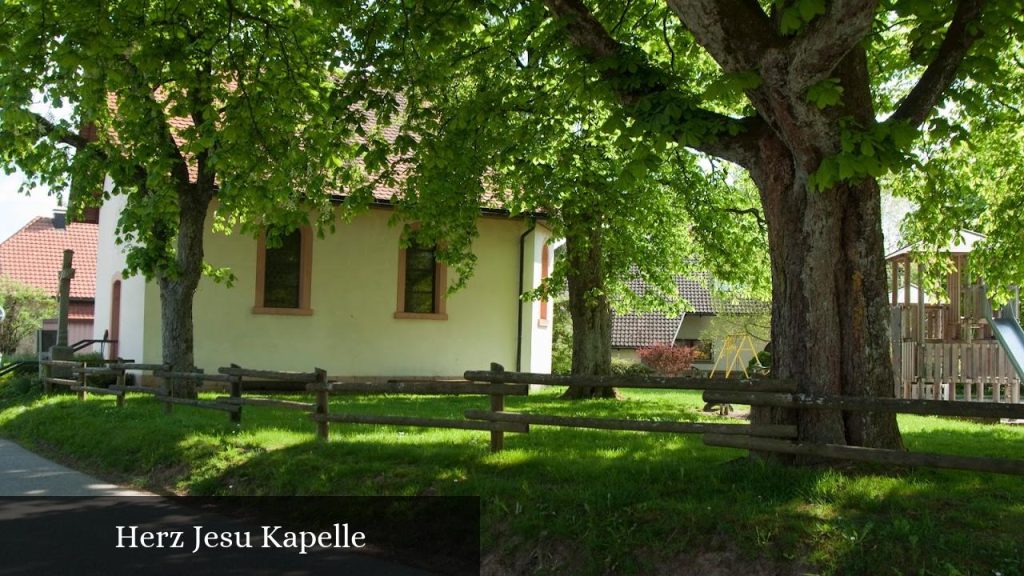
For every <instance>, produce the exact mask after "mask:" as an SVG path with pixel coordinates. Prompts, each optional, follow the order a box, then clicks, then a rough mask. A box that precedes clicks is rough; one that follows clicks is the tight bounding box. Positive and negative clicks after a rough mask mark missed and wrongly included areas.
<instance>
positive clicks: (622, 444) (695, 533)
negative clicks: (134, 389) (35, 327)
mask: <svg viewBox="0 0 1024 576" xmlns="http://www.w3.org/2000/svg"><path fill="white" fill-rule="evenodd" d="M366 400H367V399H359V401H358V402H357V401H350V400H346V399H344V398H341V399H339V402H332V407H331V408H332V410H335V411H352V412H365V413H391V414H402V413H404V414H409V415H421V416H438V417H439V416H441V415H442V414H441V413H442V412H444V413H450V414H452V415H459V414H461V412H462V411H463V410H465V409H479V408H481V407H482V406H481V404H482V401H481V399H480V398H477V397H467V398H460V399H457V400H456V401H454V402H451V403H450V404H448V405H446V406H445V407H444V408H443V410H439V409H438V408H437V400H436V399H433V402H425V400H428V399H426V398H395V397H384V398H372V399H369V400H371V401H366ZM523 406H524V407H530V408H533V406H531V405H529V404H528V403H527V404H524V405H523ZM584 408H585V409H586V410H588V411H590V410H594V411H597V412H601V411H606V410H618V409H619V408H618V407H614V406H613V407H611V408H609V407H606V406H604V405H602V404H600V403H596V404H595V405H594V406H586V407H584ZM658 409H659V410H660V409H661V407H660V406H659V407H658ZM645 416H647V414H645ZM904 428H905V438H906V440H907V444H908V446H909V447H910V448H911V449H913V450H916V451H930V452H944V453H951V454H953V453H960V454H973V455H990V456H1016V457H1020V456H1021V452H1020V443H1019V442H1016V440H1019V439H1020V438H1021V434H1020V433H1018V432H1016V431H1014V430H1008V429H1006V427H981V426H978V425H974V424H970V423H962V422H957V421H931V420H926V419H917V420H910V421H908V422H906V426H904ZM3 430H4V431H5V433H8V432H12V431H13V432H16V433H17V436H19V437H34V440H35V441H37V442H38V443H50V444H51V445H53V446H59V447H60V450H61V451H62V452H63V453H69V454H71V455H72V456H74V457H75V458H76V460H78V461H79V462H84V463H87V464H88V463H89V462H90V461H94V462H99V463H102V466H103V469H104V470H107V469H114V470H119V471H121V472H122V473H125V474H138V473H140V471H141V472H146V471H149V472H152V471H153V470H159V469H160V467H161V466H168V463H171V464H172V465H175V466H181V467H184V468H183V469H182V470H180V471H178V472H177V474H178V475H179V476H180V477H182V478H185V484H183V486H184V487H185V488H186V489H187V490H189V491H190V492H191V493H195V494H224V495H246V494H277V495H287V494H353V495H439V496H446V495H476V496H479V497H480V498H481V502H482V514H483V528H482V531H481V538H482V542H483V548H484V551H485V555H486V554H489V555H491V556H493V557H497V558H498V562H499V563H504V564H505V565H508V566H513V567H522V566H528V567H531V568H530V569H529V570H527V571H531V572H533V571H538V570H542V568H543V567H541V566H539V565H537V564H536V563H534V564H531V563H529V562H526V563H524V562H522V561H520V560H516V559H517V558H522V557H523V556H524V555H526V556H528V557H530V558H541V557H543V558H548V563H547V564H546V565H545V566H546V568H547V569H548V570H549V571H550V572H551V573H559V572H560V573H580V574H590V573H641V574H648V573H659V572H661V573H673V572H675V573H679V572H685V570H686V567H687V566H692V562H691V560H692V558H693V557H694V556H697V555H707V554H711V555H715V554H719V555H720V557H721V558H723V559H725V560H724V561H727V562H737V561H743V562H753V563H758V562H761V559H765V558H767V559H769V560H772V561H775V562H782V563H787V562H788V563H791V566H792V567H793V571H800V570H802V569H803V567H804V566H809V567H810V568H809V570H810V571H814V572H820V573H827V574H877V573H898V574H903V573H915V574H916V573H931V574H953V573H962V574H968V573H970V574H992V573H995V572H999V573H1001V574H1003V575H1013V574H1021V573H1022V572H1024V568H1022V566H1021V562H1022V560H1021V559H1022V558H1024V536H1022V534H1024V531H1022V527H1024V481H1022V480H1021V479H1019V478H1012V477H1006V476H998V475H993V474H973V473H968V472H953V471H936V470H917V471H907V470H897V469H891V468H878V467H839V468H824V467H815V468H787V467H782V466H778V465H773V464H768V463H762V462H753V461H749V460H746V459H744V458H742V457H743V456H744V453H743V452H741V451H738V450H730V449H721V448H710V447H706V446H704V445H703V444H702V442H701V440H700V438H699V437H698V436H693V435H671V434H642V433H635V432H607V431H591V430H574V429H558V428H551V427H539V426H538V427H534V428H533V430H532V431H531V432H530V433H528V434H506V441H505V444H506V447H507V449H506V450H505V451H503V452H501V453H498V454H490V453H489V451H488V434H487V433H486V432H475V431H452V430H433V429H419V428H398V427H379V426H357V425H333V424H332V426H331V438H332V439H331V441H330V442H328V443H321V442H316V441H314V440H313V430H314V427H313V425H312V423H311V422H309V421H308V420H307V419H305V417H304V416H300V415H296V414H294V413H291V412H285V411H273V410H269V409H258V410H257V409H254V410H250V409H249V408H248V407H247V408H246V412H245V413H244V415H243V424H242V426H241V427H237V426H233V425H231V424H229V423H228V421H227V415H225V414H222V413H211V412H208V411H200V410H195V409H190V408H177V409H175V412H174V414H173V415H171V416H166V415H163V414H161V413H160V406H159V405H158V404H157V403H156V402H155V401H152V400H148V399H136V398H129V402H128V404H127V406H126V408H125V409H123V410H118V409H116V408H114V407H113V403H112V402H111V403H110V404H109V406H108V405H107V404H106V403H102V402H98V401H92V400H90V401H89V402H86V403H79V402H76V401H73V400H70V401H69V400H60V401H46V402H44V403H41V404H38V405H35V406H34V407H32V408H31V409H30V410H28V411H25V412H23V413H20V414H17V415H14V416H11V417H9V418H7V420H6V422H4V424H3ZM264 432H265V433H267V434H274V433H281V434H291V435H292V436H289V439H288V441H287V442H284V443H283V444H282V447H279V448H268V447H267V446H266V445H260V444H259V442H258V441H255V440H243V439H242V437H244V436H245V435H247V434H249V435H251V434H258V433H264ZM197 467H199V468H201V470H199V472H197V470H196V468H197ZM564 550H570V551H575V552H574V553H570V554H568V555H566V554H565V553H561V552H560V551H564ZM566 558H570V559H569V560H566ZM572 558H576V560H571V559H572ZM552 559H553V560H552ZM559 562H561V564H560V563H559ZM748 567H749V566H745V567H743V568H740V567H737V569H742V570H745V569H746V568H748ZM767 573H770V572H767Z"/></svg>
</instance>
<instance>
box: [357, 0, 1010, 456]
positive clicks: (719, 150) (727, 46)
mask: <svg viewBox="0 0 1024 576" xmlns="http://www.w3.org/2000/svg"><path fill="white" fill-rule="evenodd" d="M370 12H371V14H370V15H368V16H367V18H369V19H372V20H373V21H374V22H376V23H377V24H378V25H379V26H380V27H382V28H383V29H387V30H392V31H393V32H392V33H390V34H384V35H382V37H381V39H380V40H379V41H377V42H367V43H366V45H365V46H364V52H363V53H364V54H370V55H371V58H370V60H371V61H373V66H374V70H375V71H377V72H379V76H378V77H377V78H376V80H379V81H381V82H382V84H384V85H386V84H388V83H391V82H395V83H401V81H402V77H403V74H406V73H407V71H408V69H409V67H410V66H423V67H425V69H427V70H428V71H427V72H423V73H420V72H417V73H416V74H414V76H415V77H417V78H419V77H424V76H426V77H429V76H431V75H433V77H434V78H435V79H436V81H435V82H433V83H432V84H429V85H431V86H433V85H437V84H440V83H442V82H444V81H445V79H446V78H447V81H449V82H453V83H461V82H462V81H463V80H464V78H463V76H462V75H463V74H464V75H468V77H469V78H471V79H472V82H476V83H480V84H495V85H499V86H510V87H512V89H510V90H509V91H508V92H507V93H505V94H500V93H495V98H500V102H501V103H502V104H506V105H507V107H510V108H517V107H523V106H528V105H529V104H531V103H532V101H533V100H535V99H538V98H544V97H545V96H546V95H547V94H548V93H549V92H555V93H557V94H558V95H559V96H560V97H562V98H564V99H566V100H571V101H572V102H574V103H575V105H576V106H577V108H576V109H583V110H594V111H596V113H597V114H598V115H601V114H602V113H604V111H607V114H608V116H607V120H605V121H604V122H603V123H602V130H603V131H604V132H605V133H606V134H607V135H618V134H619V133H621V135H622V137H625V138H627V139H633V140H634V141H638V142H642V143H643V144H644V147H646V148H648V149H651V150H654V151H656V152H657V151H661V150H667V149H668V148H669V146H671V145H678V146H685V147H687V148H690V149H693V150H697V151H699V152H701V153H704V154H706V155H708V156H713V157H717V158H720V159H723V160H727V161H729V162H732V163H734V164H736V165H739V166H741V167H742V168H744V169H745V170H746V171H747V172H748V173H749V175H750V177H751V179H752V180H753V182H754V183H755V184H756V186H757V189H758V192H759V196H760V201H761V208H762V210H763V215H764V220H765V222H766V224H767V229H768V244H769V252H770V257H771V272H772V289H773V311H772V312H773V314H772V323H773V325H772V335H773V341H774V351H775V358H774V362H773V369H774V371H775V373H776V374H777V375H779V376H782V377H786V378H792V379H794V380H795V381H796V382H798V384H799V387H800V390H801V391H802V392H806V393H817V394H852V395H857V396H885V395H891V394H892V388H893V387H892V381H893V374H892V369H891V365H890V361H889V342H888V326H887V322H888V320H887V319H888V310H887V309H886V306H887V299H886V273H885V267H884V263H883V241H882V234H881V226H880V191H879V186H878V182H877V179H878V178H879V177H881V176H883V175H885V174H887V173H889V172H891V171H897V172H899V171H902V170H905V169H907V168H908V167H909V166H911V165H912V164H913V163H914V162H916V161H917V160H918V154H919V153H920V150H919V149H920V146H921V144H922V139H921V134H922V133H926V134H929V135H931V134H935V135H938V136H941V137H946V138H948V139H950V140H951V141H952V140H962V139H964V138H969V137H970V136H969V132H968V130H971V129H975V128H976V127H975V126H972V125H968V124H963V125H956V124H955V123H950V122H949V121H948V115H945V114H936V113H935V112H936V111H937V110H946V109H949V108H951V107H958V108H962V109H963V111H964V114H965V115H966V116H970V117H984V116H986V115H988V114H990V113H991V111H992V108H991V106H990V103H991V102H993V101H994V99H995V98H996V97H999V96H1001V95H1004V94H1005V93H1006V92H1007V85H1006V84H1004V82H1003V81H1004V80H1005V79H1006V78H1007V76H1008V74H1010V71H1011V70H1012V68H1013V66H1014V64H1013V60H1014V59H1013V58H1012V57H1010V58H1008V57H1004V56H1005V55H1007V54H1012V55H1016V54H1019V51H1020V46H1021V38H1022V37H1024V10H1022V6H1021V2H1020V1H1019V0H1013V1H1006V2H989V1H985V0H958V1H957V2H952V3H942V4H935V3H931V2H926V1H922V0H888V1H885V2H878V1H877V0H874V1H873V0H832V1H827V0H782V1H772V2H767V1H762V2H758V1H754V0H693V1H687V2H676V1H673V0H666V1H663V2H662V1H657V0H620V1H609V2H585V1H583V0H536V1H532V2H487V3H484V4H480V3H477V2H449V3H446V4H445V5H444V6H443V7H442V6H435V5H433V4H432V3H426V2H406V3H401V4H384V3H380V4H373V5H372V6H371V10H370ZM410 46H411V47H414V48H415V52H414V53H413V52H412V51H408V50H406V48H409V47H410ZM452 52H454V53H455V54H458V58H461V59H463V60H465V61H480V66H479V67H478V68H475V69H474V68H473V67H472V66H470V65H466V64H463V65H460V66H459V67H458V68H457V69H456V70H455V71H454V72H455V73H454V75H453V69H452V66H451V65H450V64H449V62H450V58H449V57H448V54H450V53H452ZM414 56H415V57H414ZM389 62H390V63H391V65H389V64H388V63H389ZM434 64H439V65H438V66H434ZM520 69H524V70H526V71H527V73H529V74H530V75H531V78H532V81H531V82H530V83H528V84H523V85H522V86H521V87H520V88H515V87H514V86H513V85H512V84H510V83H509V82H507V81H506V80H505V78H507V77H510V76H512V75H514V74H519V73H520V72H518V71H519V70H520ZM430 70H432V72H430ZM414 90H415V89H413V91H411V92H410V93H411V94H413V95H415V91H414ZM421 97H422V99H424V100H429V99H430V97H431V94H430V92H429V91H426V92H425V93H424V94H422V95H421ZM566 108H567V109H572V107H571V106H567V107H566ZM576 120H577V119H576V118H574V117H573V116H572V115H571V114H561V115H558V117H557V118H551V119H549V120H548V122H550V123H556V122H561V123H562V124H563V126H564V125H570V126H571V125H573V123H574V122H575V121H576ZM477 121H478V122H481V123H485V122H487V121H488V119H487V118H485V117H479V118H477ZM499 137H504V135H501V136H499ZM517 143H518V144H523V143H522V142H517ZM527 145H528V143H527ZM754 419H755V421H759V422H781V421H789V422H794V423H796V424H798V426H799V430H800V437H801V438H802V439H805V440H812V441H819V442H825V443H835V444H847V443H849V444H855V445H867V446H878V447H891V448H897V447H900V446H901V445H902V443H901V440H900V437H899V432H898V429H897V427H896V421H895V418H893V417H892V416H891V415H878V414H856V415H849V414H848V415H844V414H842V413H839V412H828V411H820V410H819V411H802V412H800V413H798V414H793V413H781V412H777V411H770V410H764V411H761V410H757V411H755V413H754Z"/></svg>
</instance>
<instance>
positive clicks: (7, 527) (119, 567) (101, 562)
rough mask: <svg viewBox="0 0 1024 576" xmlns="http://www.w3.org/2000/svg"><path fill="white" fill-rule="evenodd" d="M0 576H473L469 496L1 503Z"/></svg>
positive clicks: (474, 526)
mask: <svg viewBox="0 0 1024 576" xmlns="http://www.w3.org/2000/svg"><path fill="white" fill-rule="evenodd" d="M0 551H2V553H0V576H3V575H21V574H24V575H28V574H32V575H38V574H97V575H100V574H102V575H117V574H132V575H135V576H139V575H141V576H156V575H162V574H174V575H176V576H180V575H186V576H188V575H190V574H196V575H198V574H293V575H296V576H299V575H304V574H352V575H363V574H365V575H370V576H377V575H380V576H385V575H386V576H391V575H394V576H399V575H402V576H404V575H410V576H411V575H424V574H451V575H463V574H478V573H479V570H480V501H479V498H475V497H452V498H448V497H445V498H442V497H408V498H405V497H352V496H346V497H333V496H332V497H326V496H325V497H288V496H272V497H238V498H232V497H224V498H198V497H195V498H193V497H180V498H165V497H144V496H140V497H81V498H77V497H76V498H56V497H38V498H36V497H17V498H15V497H5V498H0Z"/></svg>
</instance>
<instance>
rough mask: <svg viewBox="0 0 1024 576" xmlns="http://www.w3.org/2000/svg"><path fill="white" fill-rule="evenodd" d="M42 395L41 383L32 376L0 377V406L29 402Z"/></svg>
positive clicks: (13, 375)
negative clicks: (9, 403)
mask: <svg viewBox="0 0 1024 576" xmlns="http://www.w3.org/2000/svg"><path fill="white" fill-rule="evenodd" d="M41 393H42V383H41V382H40V381H39V378H37V377H36V376H35V375H34V374H8V375H7V376H3V377H0V404H6V403H8V402H22V401H27V400H30V399H32V398H34V397H36V396H39V395H40V394H41Z"/></svg>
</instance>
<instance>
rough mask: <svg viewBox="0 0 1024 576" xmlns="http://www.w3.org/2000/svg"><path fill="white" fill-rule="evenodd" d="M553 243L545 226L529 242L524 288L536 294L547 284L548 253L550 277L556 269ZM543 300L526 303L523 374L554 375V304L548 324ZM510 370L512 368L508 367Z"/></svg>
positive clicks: (525, 255)
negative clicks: (545, 260)
mask: <svg viewBox="0 0 1024 576" xmlns="http://www.w3.org/2000/svg"><path fill="white" fill-rule="evenodd" d="M550 239H551V231H550V230H548V229H547V228H546V227H544V226H543V225H540V224H538V225H537V226H536V227H535V228H534V229H533V230H532V231H531V232H530V233H529V234H528V235H527V236H526V238H525V242H524V258H523V288H524V290H534V289H536V288H537V287H538V286H540V283H541V282H542V281H543V279H544V276H543V260H542V254H543V251H544V249H545V248H546V249H547V250H548V258H549V260H548V273H549V274H550V273H551V271H552V270H554V267H555V251H554V248H553V247H552V246H548V245H547V243H548V241H549V240H550ZM541 306H542V303H541V301H540V300H527V301H524V302H523V303H522V307H523V314H522V333H523V343H522V347H523V358H522V363H521V364H522V366H521V367H520V369H521V371H523V372H535V373H541V374H550V373H551V338H552V334H553V331H554V322H553V320H554V314H555V311H554V303H553V302H548V304H547V306H548V317H547V320H542V319H541ZM506 369H512V367H508V366H506Z"/></svg>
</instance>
